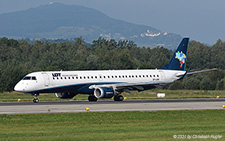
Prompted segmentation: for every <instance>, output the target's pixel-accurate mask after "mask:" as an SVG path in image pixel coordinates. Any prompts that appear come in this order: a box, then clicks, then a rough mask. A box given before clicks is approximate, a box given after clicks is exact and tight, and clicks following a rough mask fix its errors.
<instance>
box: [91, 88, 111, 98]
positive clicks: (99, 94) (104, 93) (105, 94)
mask: <svg viewBox="0 0 225 141" xmlns="http://www.w3.org/2000/svg"><path fill="white" fill-rule="evenodd" d="M114 95H115V91H114V90H113V88H111V87H99V88H95V90H94V96H95V97H96V98H112V97H113V96H114Z"/></svg>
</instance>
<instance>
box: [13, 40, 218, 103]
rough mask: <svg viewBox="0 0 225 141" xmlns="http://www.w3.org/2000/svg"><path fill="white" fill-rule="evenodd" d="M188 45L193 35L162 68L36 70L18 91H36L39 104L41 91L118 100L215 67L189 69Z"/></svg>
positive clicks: (17, 85)
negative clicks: (192, 70)
mask: <svg viewBox="0 0 225 141" xmlns="http://www.w3.org/2000/svg"><path fill="white" fill-rule="evenodd" d="M188 44H189V38H183V40H182V41H181V43H180V44H179V46H178V48H177V50H176V51H175V53H174V54H173V57H172V58H171V60H170V62H169V63H168V64H167V65H165V66H164V67H162V68H161V69H144V70H97V71H42V72H34V73H30V74H28V75H26V76H25V77H24V78H23V79H22V80H21V81H19V82H18V83H17V84H16V86H15V88H14V90H15V91H17V92H24V93H31V94H33V95H34V100H33V102H35V103H37V102H39V100H38V95H39V94H40V93H55V95H56V97H58V98H62V99H69V98H73V97H74V96H76V95H77V94H88V95H89V97H88V100H89V101H97V99H100V98H112V97H114V101H123V99H124V98H123V96H122V95H121V93H122V92H128V93H130V91H132V90H137V91H143V90H149V89H152V88H156V87H160V86H163V85H167V84H170V83H172V82H174V81H176V80H181V79H183V78H184V77H185V76H188V75H192V74H195V73H200V72H205V71H211V70H214V69H211V70H202V71H196V72H189V70H188V71H185V68H186V60H187V51H188Z"/></svg>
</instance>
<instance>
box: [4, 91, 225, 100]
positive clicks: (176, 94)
mask: <svg viewBox="0 0 225 141" xmlns="http://www.w3.org/2000/svg"><path fill="white" fill-rule="evenodd" d="M157 93H165V94H166V97H165V98H216V97H217V96H219V97H220V98H225V91H224V90H223V91H219V90H211V91H204V90H162V89H153V90H149V91H143V92H135V91H134V92H132V93H131V94H127V93H123V96H125V97H127V99H154V98H157ZM18 99H21V100H22V101H32V100H33V96H31V95H30V94H24V93H18V92H4V93H0V101H17V100H18ZM39 99H40V100H41V101H56V100H62V99H59V98H57V97H56V96H55V94H52V93H51V94H40V96H39ZM87 99H88V95H77V96H75V97H74V98H73V100H87Z"/></svg>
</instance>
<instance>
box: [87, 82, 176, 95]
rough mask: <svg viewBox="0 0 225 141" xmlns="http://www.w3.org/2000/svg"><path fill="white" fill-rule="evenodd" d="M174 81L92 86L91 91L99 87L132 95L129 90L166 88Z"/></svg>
mask: <svg viewBox="0 0 225 141" xmlns="http://www.w3.org/2000/svg"><path fill="white" fill-rule="evenodd" d="M172 82H173V81H172V80H171V81H150V82H137V83H126V82H122V83H117V84H106V85H91V86H90V87H89V89H95V88H99V87H112V88H113V89H114V90H115V91H125V92H128V93H130V91H129V90H139V91H143V90H144V87H145V86H155V87H159V86H164V85H166V84H169V83H172Z"/></svg>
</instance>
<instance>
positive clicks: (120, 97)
mask: <svg viewBox="0 0 225 141" xmlns="http://www.w3.org/2000/svg"><path fill="white" fill-rule="evenodd" d="M123 100H124V98H123V96H122V95H115V96H114V101H123Z"/></svg>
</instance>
